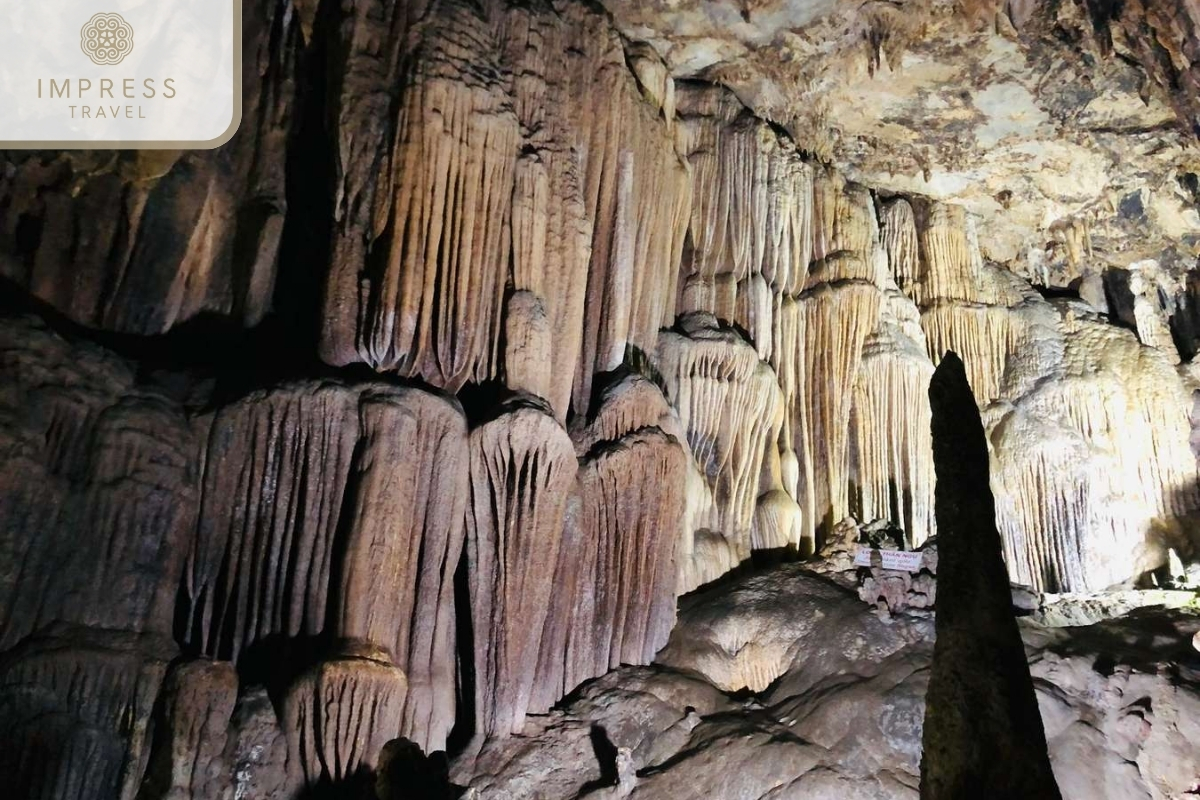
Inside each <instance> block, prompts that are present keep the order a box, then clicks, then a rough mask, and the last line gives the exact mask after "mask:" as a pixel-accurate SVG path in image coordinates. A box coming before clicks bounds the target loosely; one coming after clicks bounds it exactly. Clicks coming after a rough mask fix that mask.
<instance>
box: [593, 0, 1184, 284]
mask: <svg viewBox="0 0 1200 800" xmlns="http://www.w3.org/2000/svg"><path fill="white" fill-rule="evenodd" d="M604 3H605V6H606V7H607V8H608V10H609V11H610V12H611V14H612V15H613V18H614V20H615V21H616V24H617V26H618V27H619V29H620V30H621V31H622V33H623V34H624V35H625V36H626V37H627V38H629V39H631V40H636V41H644V42H647V43H649V44H650V45H651V46H652V47H653V48H654V49H655V50H656V51H657V52H658V53H659V55H660V56H661V57H662V58H663V60H664V61H665V63H666V64H667V66H668V68H669V69H670V71H671V73H672V74H673V75H674V77H675V78H676V80H684V79H689V78H690V79H699V80H706V81H712V82H715V83H719V84H722V85H725V86H727V87H729V88H730V89H731V90H733V92H734V93H735V94H736V95H737V96H738V98H739V99H741V100H742V102H744V103H745V104H746V105H748V106H749V107H750V108H752V109H753V110H754V111H755V112H756V113H757V114H759V115H760V116H762V117H764V118H766V119H769V120H771V121H772V122H774V123H775V124H777V125H779V126H781V127H783V128H784V129H786V130H787V131H788V132H789V133H790V134H791V135H792V136H793V137H794V138H795V140H796V142H797V144H798V145H799V146H800V147H801V148H804V149H806V150H808V151H809V152H811V153H812V154H813V155H814V156H816V157H817V158H819V159H821V160H823V161H828V162H830V163H832V164H835V165H837V166H838V167H839V168H840V169H842V170H843V171H844V172H845V174H847V176H849V177H851V178H853V179H855V180H858V181H860V182H862V183H864V184H867V185H869V186H872V187H874V188H876V189H877V190H879V191H881V192H884V193H886V192H904V193H916V194H922V195H927V196H931V197H934V198H937V199H940V200H946V201H950V202H954V203H960V204H962V205H964V206H966V208H967V209H968V210H969V211H970V212H971V214H972V215H974V216H975V217H976V219H977V222H978V224H979V225H980V230H981V231H986V236H983V237H981V243H980V244H981V247H982V249H983V256H984V257H985V258H986V259H988V260H990V261H994V262H996V263H1000V264H1003V265H1006V266H1008V267H1009V268H1010V269H1012V270H1013V271H1016V272H1018V273H1020V274H1022V275H1024V276H1026V277H1028V278H1030V279H1031V280H1033V282H1034V283H1037V284H1042V285H1049V286H1067V285H1069V284H1070V283H1071V281H1073V280H1074V279H1076V278H1078V277H1080V276H1081V275H1082V274H1085V273H1086V272H1088V271H1093V270H1094V271H1102V270H1103V269H1104V268H1105V267H1108V266H1118V267H1126V266H1128V265H1129V264H1132V263H1135V262H1140V261H1144V260H1148V259H1153V260H1155V261H1157V262H1158V263H1159V264H1160V265H1162V266H1164V267H1166V268H1167V270H1168V271H1173V270H1172V268H1181V269H1182V268H1187V267H1190V266H1192V265H1193V264H1194V263H1195V261H1196V257H1197V255H1200V213H1198V211H1197V208H1198V207H1197V200H1198V199H1200V196H1198V187H1197V179H1196V175H1197V173H1200V150H1197V148H1196V144H1195V134H1194V130H1193V129H1194V128H1195V121H1196V116H1195V113H1194V109H1195V107H1196V106H1195V104H1194V98H1195V90H1194V81H1195V78H1196V74H1197V67H1196V66H1193V65H1192V59H1191V58H1190V57H1189V56H1190V55H1191V54H1193V53H1194V52H1195V44H1194V43H1193V42H1194V36H1193V33H1192V31H1193V30H1194V27H1195V24H1196V20H1197V19H1200V3H1196V2H1194V0H1192V1H1191V2H1181V3H1158V4H1154V3H1147V4H1146V7H1143V6H1142V5H1141V4H1140V3H1128V4H1125V5H1126V6H1127V7H1126V8H1125V9H1124V13H1122V14H1121V15H1120V19H1119V20H1110V19H1108V18H1107V17H1106V12H1105V11H1104V9H1103V8H1102V6H1103V4H1102V3H1098V2H1095V1H1094V0H1086V1H1085V0H1079V2H1075V0H1053V1H1052V2H1037V0H1017V1H1016V2H1009V3H1000V4H997V3H995V2H986V0H985V1H984V2H978V1H975V2H963V0H894V1H887V2H885V1H883V0H868V1H867V2H837V0H650V1H649V2H646V1H645V0H604ZM1156 6H1157V7H1156ZM1110 14H1111V12H1110Z"/></svg>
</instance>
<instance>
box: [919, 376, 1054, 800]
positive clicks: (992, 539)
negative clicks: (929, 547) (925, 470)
mask: <svg viewBox="0 0 1200 800" xmlns="http://www.w3.org/2000/svg"><path fill="white" fill-rule="evenodd" d="M929 401H930V406H931V408H932V412H933V448H934V451H933V452H934V465H935V468H936V471H937V503H936V505H937V522H938V532H939V535H938V596H937V606H936V611H937V642H936V644H935V646H934V652H933V668H932V673H931V675H930V678H929V692H928V694H927V695H926V699H925V723H924V728H923V730H924V734H923V753H922V756H921V797H922V798H923V800H926V799H928V800H938V799H940V798H946V799H947V800H950V798H961V797H966V796H969V795H981V796H986V797H996V798H1013V799H1014V800H1015V798H1055V799H1056V798H1058V797H1060V795H1059V791H1058V786H1057V784H1056V783H1055V781H1054V774H1053V773H1052V772H1051V770H1050V759H1049V758H1048V756H1047V750H1046V735H1045V732H1044V730H1043V728H1042V719H1041V716H1040V714H1039V712H1038V704H1037V700H1036V698H1035V697H1034V693H1033V680H1032V679H1031V678H1030V676H1029V665H1028V664H1027V663H1026V660H1025V646H1024V645H1023V644H1022V642H1021V636H1020V634H1019V633H1018V631H1017V624H1016V620H1015V618H1014V617H1013V613H1012V607H1011V604H1012V595H1011V593H1010V591H1009V586H1008V576H1007V573H1006V572H1005V569H1004V562H1003V561H1002V560H1001V553H1000V535H999V533H998V532H997V530H996V514H995V508H994V506H993V503H992V492H991V489H990V487H989V485H988V452H987V440H986V438H985V436H984V430H983V424H982V422H981V420H980V418H979V411H978V408H977V407H976V401H975V397H974V396H973V395H972V393H971V387H970V385H969V384H968V383H967V373H966V370H965V369H964V368H963V364H962V361H960V360H959V358H958V356H956V355H955V354H954V353H947V354H946V356H945V358H943V359H942V361H941V363H940V364H939V365H938V368H937V370H936V372H935V373H934V375H933V379H932V381H931V382H930V385H929Z"/></svg>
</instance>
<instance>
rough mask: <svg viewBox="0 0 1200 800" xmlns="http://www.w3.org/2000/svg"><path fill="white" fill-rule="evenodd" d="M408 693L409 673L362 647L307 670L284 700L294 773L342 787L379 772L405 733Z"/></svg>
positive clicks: (353, 646)
mask: <svg viewBox="0 0 1200 800" xmlns="http://www.w3.org/2000/svg"><path fill="white" fill-rule="evenodd" d="M405 688H406V685H405V679H404V671H403V670H401V669H399V668H398V667H396V666H394V665H392V664H391V663H390V662H389V661H388V659H387V655H386V654H385V653H382V652H380V651H379V650H378V649H376V648H374V647H373V646H370V645H364V644H362V643H357V642H356V643H346V644H345V645H343V652H342V653H339V654H338V655H337V656H335V657H333V658H330V659H326V660H323V661H321V662H320V663H319V664H317V665H315V666H314V667H312V668H310V669H309V670H307V671H306V672H305V673H304V674H303V675H301V676H300V677H299V678H298V679H297V680H296V682H295V683H294V684H293V685H292V686H291V687H290V688H289V689H288V693H287V697H286V698H285V699H284V713H283V717H284V733H285V734H286V736H287V737H288V746H289V753H290V756H289V765H291V764H295V765H297V766H296V767H295V768H293V767H291V766H289V772H290V773H292V774H293V775H303V779H304V781H305V783H307V784H309V785H312V784H316V783H318V782H321V781H328V782H330V783H332V784H333V785H337V784H338V783H339V782H342V781H347V780H349V779H351V778H356V777H360V776H361V773H362V772H363V771H367V772H369V771H370V770H373V769H374V768H375V766H376V760H377V759H378V757H379V754H380V752H381V751H382V750H383V746H384V745H385V744H387V743H388V742H389V741H391V740H392V739H394V738H395V737H396V735H397V734H398V733H399V731H400V726H401V717H402V714H403V709H404V697H405Z"/></svg>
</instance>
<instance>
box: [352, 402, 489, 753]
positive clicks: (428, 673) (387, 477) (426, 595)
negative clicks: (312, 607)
mask: <svg viewBox="0 0 1200 800" xmlns="http://www.w3.org/2000/svg"><path fill="white" fill-rule="evenodd" d="M468 468H469V456H468V449H467V431H466V424H465V420H464V419H463V416H462V412H461V411H460V410H459V409H458V408H457V407H456V404H455V403H453V402H452V401H447V400H445V399H443V398H440V397H437V396H435V395H432V394H428V393H426V392H422V391H419V390H416V389H396V388H390V387H378V388H373V389H371V390H369V391H366V392H364V393H363V394H362V396H361V400H360V406H359V439H358V443H357V445H356V448H355V457H354V464H353V469H352V471H351V475H352V480H351V484H352V487H353V488H352V489H351V491H350V493H349V497H348V498H347V504H346V506H345V509H346V512H347V514H348V516H347V517H346V519H345V520H343V522H342V523H341V529H342V531H343V536H344V540H343V544H342V545H341V547H340V548H339V550H338V555H337V561H338V563H340V576H339V579H338V580H337V582H336V585H335V589H334V595H335V603H336V607H337V609H338V611H337V612H336V613H337V617H336V618H335V620H334V632H335V633H336V635H337V636H339V637H343V638H347V639H357V640H362V641H366V642H370V643H372V644H374V645H377V646H379V647H381V648H383V649H384V651H385V652H386V653H387V654H388V657H389V658H390V659H391V661H392V662H393V663H395V665H396V666H397V667H398V668H399V669H401V670H403V672H404V675H405V678H406V683H407V687H408V690H407V702H406V704H405V705H404V717H403V726H402V728H401V730H400V733H401V734H402V735H403V736H405V737H406V738H408V739H410V740H411V741H414V742H416V743H417V744H419V745H420V746H421V747H422V748H425V749H426V750H429V751H432V750H440V749H442V748H443V747H445V740H446V736H447V735H448V734H449V733H450V729H451V727H453V725H454V719H455V711H454V708H455V685H456V681H455V679H456V675H455V666H454V665H455V647H454V645H455V608H454V580H453V578H454V571H455V569H456V567H457V565H458V561H459V557H460V555H461V553H462V546H463V537H464V532H463V515H464V512H465V508H466V499H467V472H468Z"/></svg>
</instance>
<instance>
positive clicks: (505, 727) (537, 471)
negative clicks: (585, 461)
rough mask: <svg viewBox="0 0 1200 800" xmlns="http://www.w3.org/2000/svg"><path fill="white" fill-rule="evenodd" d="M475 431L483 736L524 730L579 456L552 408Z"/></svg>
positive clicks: (470, 521) (471, 532)
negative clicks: (555, 417)
mask: <svg viewBox="0 0 1200 800" xmlns="http://www.w3.org/2000/svg"><path fill="white" fill-rule="evenodd" d="M498 412H499V413H498V414H497V416H496V417H495V418H494V419H492V420H491V421H489V422H487V423H485V424H484V425H482V426H481V427H479V428H477V429H476V430H474V431H473V432H472V433H471V445H470V446H471V469H470V475H471V488H470V503H469V505H468V508H467V558H468V569H469V581H470V593H471V619H472V622H473V631H472V632H473V635H474V644H475V675H474V681H475V728H476V733H477V734H488V735H492V734H499V735H506V734H509V733H515V732H517V731H519V730H520V729H521V726H522V724H523V722H524V719H525V714H526V712H527V711H529V710H531V709H530V698H531V697H532V696H533V694H534V680H535V677H536V675H535V672H536V669H537V662H538V650H539V646H540V643H541V639H542V629H543V626H544V625H545V624H546V617H547V613H548V610H549V608H550V605H551V603H550V598H551V595H552V593H553V591H554V587H555V585H556V580H557V576H556V574H555V567H556V565H557V562H558V552H559V546H560V543H561V541H562V533H563V512H564V508H565V505H566V500H567V496H568V493H569V492H570V491H571V485H572V483H573V482H574V480H575V473H576V468H577V465H576V461H575V450H574V448H573V447H572V446H571V440H570V438H569V437H568V436H567V433H566V431H565V430H563V428H562V427H561V426H560V425H559V424H558V422H557V421H555V419H554V417H553V416H552V415H551V414H550V413H549V411H548V409H547V408H546V407H545V406H544V404H542V403H540V402H539V401H536V400H534V399H532V398H527V397H515V398H512V399H510V400H508V401H506V402H505V403H504V404H503V405H502V406H501V408H500V409H498Z"/></svg>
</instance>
